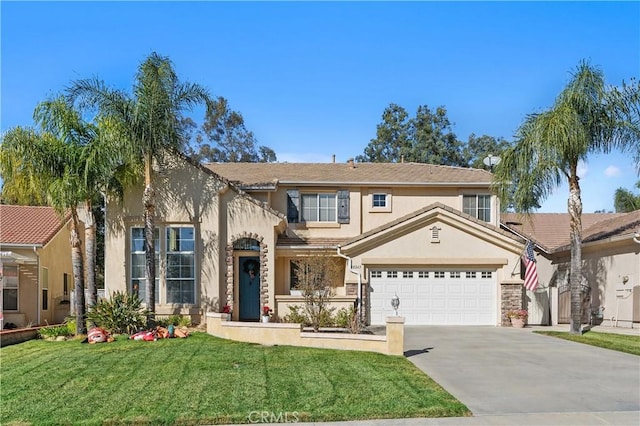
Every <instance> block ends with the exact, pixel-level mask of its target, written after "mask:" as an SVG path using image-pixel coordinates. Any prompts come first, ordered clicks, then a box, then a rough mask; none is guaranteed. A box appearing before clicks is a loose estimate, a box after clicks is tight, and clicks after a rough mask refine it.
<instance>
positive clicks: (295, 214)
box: [287, 189, 300, 223]
mask: <svg viewBox="0 0 640 426" xmlns="http://www.w3.org/2000/svg"><path fill="white" fill-rule="evenodd" d="M299 210H300V191H298V190H297V189H287V220H288V221H289V223H298V218H299V216H300V215H299Z"/></svg>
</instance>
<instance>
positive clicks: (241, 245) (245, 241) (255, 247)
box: [233, 238, 260, 251]
mask: <svg viewBox="0 0 640 426" xmlns="http://www.w3.org/2000/svg"><path fill="white" fill-rule="evenodd" d="M233 249H234V250H248V251H260V243H259V242H258V240H255V239H253V238H240V239H239V240H236V241H235V242H234V243H233Z"/></svg>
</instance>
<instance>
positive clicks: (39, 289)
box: [33, 246, 42, 325]
mask: <svg viewBox="0 0 640 426" xmlns="http://www.w3.org/2000/svg"><path fill="white" fill-rule="evenodd" d="M33 253H34V254H35V255H36V276H37V277H38V285H36V289H37V290H36V291H37V292H38V294H37V295H36V312H37V313H38V315H37V318H38V325H40V314H41V312H40V307H41V306H42V300H41V299H42V288H41V287H42V277H41V276H40V255H39V254H38V249H37V247H36V246H33Z"/></svg>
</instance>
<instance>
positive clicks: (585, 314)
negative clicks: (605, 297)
mask: <svg viewBox="0 0 640 426" xmlns="http://www.w3.org/2000/svg"><path fill="white" fill-rule="evenodd" d="M581 290H582V324H589V317H590V316H591V288H590V287H587V286H583V287H582V289H581ZM570 322H571V291H570V288H569V286H568V285H567V286H561V287H560V288H558V324H569V323H570Z"/></svg>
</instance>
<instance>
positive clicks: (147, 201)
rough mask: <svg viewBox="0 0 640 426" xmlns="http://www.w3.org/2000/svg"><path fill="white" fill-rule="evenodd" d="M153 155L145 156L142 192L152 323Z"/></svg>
mask: <svg viewBox="0 0 640 426" xmlns="http://www.w3.org/2000/svg"><path fill="white" fill-rule="evenodd" d="M152 161H153V160H152V158H151V155H150V154H149V155H146V156H145V164H144V168H145V187H144V193H143V194H142V204H143V207H144V250H145V272H146V275H147V282H146V286H145V289H146V292H145V303H146V304H147V309H148V310H149V311H150V315H149V318H148V319H147V322H148V325H149V326H150V325H151V322H152V320H153V314H154V312H155V310H156V250H155V244H154V242H155V241H154V238H153V234H154V223H153V219H154V215H155V208H156V206H155V190H154V189H153V184H152V180H151V166H152Z"/></svg>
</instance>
